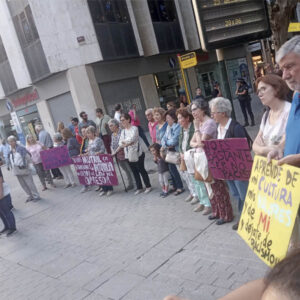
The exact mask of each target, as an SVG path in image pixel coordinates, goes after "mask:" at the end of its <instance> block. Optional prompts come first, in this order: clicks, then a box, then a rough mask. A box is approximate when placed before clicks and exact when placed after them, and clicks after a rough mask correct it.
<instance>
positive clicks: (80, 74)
mask: <svg viewBox="0 0 300 300" xmlns="http://www.w3.org/2000/svg"><path fill="white" fill-rule="evenodd" d="M67 80H68V83H69V87H70V92H71V95H72V98H73V101H74V105H75V109H76V112H77V114H78V115H79V114H80V112H82V111H85V112H86V113H87V114H88V118H89V119H91V120H95V119H96V112H95V110H96V108H98V107H99V108H102V109H103V111H104V112H105V107H104V104H103V99H102V97H101V94H100V89H99V85H98V83H97V80H96V78H95V74H94V70H93V68H92V67H91V66H86V65H83V66H79V67H74V68H71V69H69V70H68V71H67Z"/></svg>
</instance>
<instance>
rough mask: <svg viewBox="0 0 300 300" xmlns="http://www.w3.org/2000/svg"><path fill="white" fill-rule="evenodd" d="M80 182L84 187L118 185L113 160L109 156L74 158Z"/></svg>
mask: <svg viewBox="0 0 300 300" xmlns="http://www.w3.org/2000/svg"><path fill="white" fill-rule="evenodd" d="M73 162H74V165H75V169H76V171H77V176H78V179H79V182H80V183H81V184H83V185H118V177H117V174H116V171H115V167H114V163H113V159H112V157H111V156H110V155H107V154H98V155H87V156H76V157H73Z"/></svg>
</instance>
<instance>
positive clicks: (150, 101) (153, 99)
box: [139, 74, 160, 108]
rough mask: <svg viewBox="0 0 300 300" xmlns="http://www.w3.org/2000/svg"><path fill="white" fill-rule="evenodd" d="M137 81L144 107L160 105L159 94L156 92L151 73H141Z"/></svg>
mask: <svg viewBox="0 0 300 300" xmlns="http://www.w3.org/2000/svg"><path fill="white" fill-rule="evenodd" d="M139 82H140V86H141V90H142V94H143V97H144V101H145V106H146V108H153V107H155V106H160V102H159V96H158V93H157V89H156V85H155V81H154V77H153V74H148V75H143V76H140V77H139Z"/></svg>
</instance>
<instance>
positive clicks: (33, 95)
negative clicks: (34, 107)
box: [11, 90, 39, 108]
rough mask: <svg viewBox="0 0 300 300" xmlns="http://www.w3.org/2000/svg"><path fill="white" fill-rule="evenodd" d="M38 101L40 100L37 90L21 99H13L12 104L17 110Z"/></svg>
mask: <svg viewBox="0 0 300 300" xmlns="http://www.w3.org/2000/svg"><path fill="white" fill-rule="evenodd" d="M37 99H39V94H38V92H37V90H34V91H33V92H32V93H29V94H26V95H24V96H22V97H19V98H15V99H12V100H11V102H12V103H13V105H14V107H15V108H17V107H19V106H22V105H26V104H28V103H30V102H32V101H34V100H37Z"/></svg>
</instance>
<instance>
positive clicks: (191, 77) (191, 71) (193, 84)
mask: <svg viewBox="0 0 300 300" xmlns="http://www.w3.org/2000/svg"><path fill="white" fill-rule="evenodd" d="M186 72H187V77H188V84H189V90H190V97H191V101H193V99H194V98H195V97H196V88H197V87H198V86H199V83H198V80H197V74H196V70H195V68H188V69H186Z"/></svg>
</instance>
